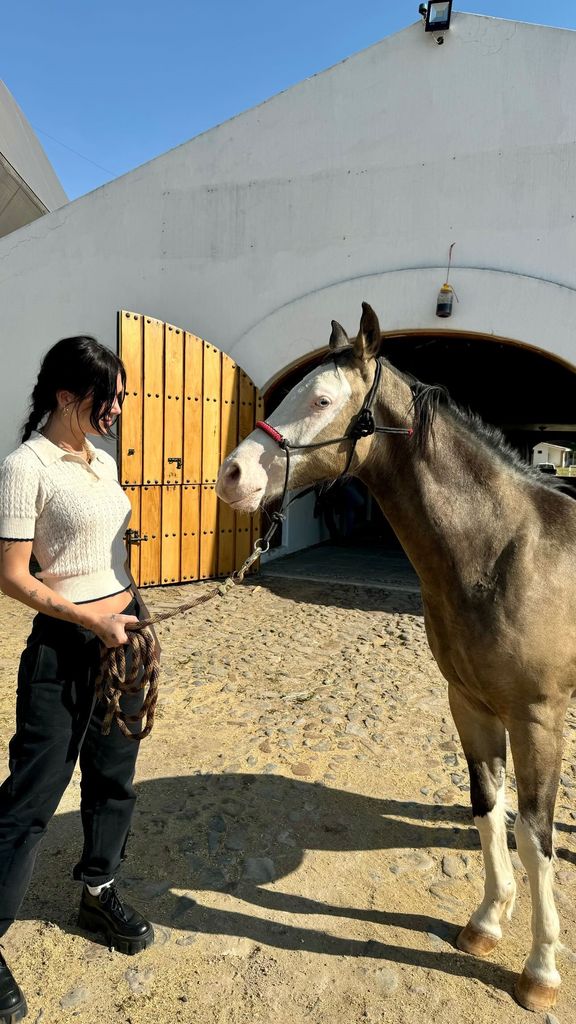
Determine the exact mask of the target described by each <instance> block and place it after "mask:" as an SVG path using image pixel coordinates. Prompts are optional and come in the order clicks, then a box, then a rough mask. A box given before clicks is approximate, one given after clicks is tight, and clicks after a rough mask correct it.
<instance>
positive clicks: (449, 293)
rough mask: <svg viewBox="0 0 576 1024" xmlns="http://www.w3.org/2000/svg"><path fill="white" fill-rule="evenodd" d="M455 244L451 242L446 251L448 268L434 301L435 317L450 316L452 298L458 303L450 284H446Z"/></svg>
mask: <svg viewBox="0 0 576 1024" xmlns="http://www.w3.org/2000/svg"><path fill="white" fill-rule="evenodd" d="M455 245H456V242H452V245H451V246H450V248H449V250H448V266H447V268H446V280H445V282H444V284H443V285H442V287H441V289H440V291H439V292H438V298H437V299H436V316H442V317H446V316H452V305H453V303H454V296H456V302H458V296H457V295H456V292H455V291H454V289H453V287H452V285H451V284H448V280H449V278H450V267H451V266H452V250H453V248H454V246H455Z"/></svg>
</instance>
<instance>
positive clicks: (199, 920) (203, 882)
mask: <svg viewBox="0 0 576 1024" xmlns="http://www.w3.org/2000/svg"><path fill="white" fill-rule="evenodd" d="M137 789H138V796H139V800H138V805H137V814H136V815H135V819H134V828H133V835H132V836H131V838H130V842H129V847H128V859H127V861H126V862H125V863H124V865H123V867H122V870H121V876H120V878H119V881H120V883H121V886H122V889H123V891H124V892H125V893H127V894H128V895H129V897H130V898H131V899H133V900H134V903H135V904H136V905H137V906H138V907H139V908H140V909H142V910H145V911H146V912H147V913H149V915H150V916H151V918H152V919H153V921H154V922H155V923H156V924H158V925H164V926H166V927H168V928H171V927H174V928H177V929H180V930H184V931H188V932H190V933H196V934H198V933H204V934H210V935H226V936H238V937H245V938H248V939H250V940H252V941H253V942H255V943H259V944H263V945H267V946H275V947H278V948H280V949H287V950H299V951H306V952H309V953H321V954H323V955H334V956H353V957H368V958H372V959H379V960H388V961H394V962H396V963H405V964H411V965H415V966H419V967H426V968H429V969H432V970H436V971H442V972H445V973H448V974H454V975H458V976H468V977H477V978H480V979H482V980H484V981H486V983H487V984H491V985H496V986H497V987H500V988H502V989H505V990H506V991H509V990H510V986H511V982H512V977H513V975H512V974H511V973H510V972H509V971H507V970H506V969H504V968H502V967H500V966H498V965H495V964H484V963H482V962H479V961H476V960H474V959H472V958H470V957H466V956H465V955H464V954H461V953H459V952H458V951H457V950H456V949H454V950H450V949H449V948H448V947H447V946H443V947H442V949H440V950H426V949H415V948H410V947H407V946H404V945H401V944H398V943H397V942H395V941H391V938H396V936H392V937H391V936H390V935H388V936H387V935H386V929H390V928H393V929H407V930H410V931H418V932H423V933H432V939H434V936H436V937H439V938H441V939H445V941H446V942H448V943H450V944H452V943H453V942H454V939H455V937H456V934H457V929H456V927H455V926H454V925H452V924H449V923H448V922H446V921H443V920H441V919H439V918H436V917H431V916H428V915H426V914H419V913H415V912H414V910H413V908H411V907H405V908H403V907H402V906H397V907H395V908H393V909H389V908H382V909H380V908H374V907H372V906H362V905H358V904H362V902H363V900H366V895H367V894H366V889H367V885H366V880H365V879H363V878H362V877H361V876H360V873H359V874H358V876H357V877H358V889H357V899H356V901H355V903H356V904H357V905H355V906H342V905H336V903H331V902H326V901H323V900H316V899H309V898H305V897H303V896H299V895H295V894H293V893H287V892H281V891H278V889H275V890H269V889H265V888H262V887H261V886H262V884H263V883H266V882H277V881H278V880H279V879H281V878H283V877H286V876H288V875H290V874H291V873H292V872H294V871H296V870H297V868H298V867H299V866H300V865H301V863H302V860H303V858H304V855H305V852H306V851H308V850H324V851H331V852H333V853H334V854H337V853H339V852H350V851H370V850H386V849H388V850H390V849H394V850H395V851H397V858H398V859H399V860H401V859H402V857H406V856H407V855H410V851H411V855H412V856H414V851H417V850H418V849H422V848H424V847H436V848H440V849H444V850H466V849H470V848H472V847H477V845H478V840H477V833H476V831H475V830H474V829H473V828H472V827H470V826H469V824H468V823H469V821H470V811H469V809H468V808H467V807H462V806H457V805H456V806H454V805H453V806H449V807H444V806H436V805H432V806H431V805H429V804H423V803H416V802H414V803H412V802H399V801H394V800H380V799H377V798H374V797H368V796H362V795H360V794H357V793H351V792H347V791H345V790H338V789H328V788H326V787H324V786H321V785H317V784H313V783H308V782H302V781H299V780H293V779H288V778H285V777H283V776H278V775H276V776H272V775H248V774H237V775H230V774H229V775H226V774H224V775H195V776H191V777H188V778H162V779H156V780H152V781H147V782H142V783H140V784H139V785H138V786H137ZM80 843H81V826H80V815H79V813H77V812H74V813H70V814H62V815H58V816H57V817H56V818H55V819H54V820H53V822H52V824H51V826H50V830H49V833H48V836H47V838H46V839H45V841H44V844H43V848H42V851H41V854H40V856H39V858H38V863H37V867H36V871H35V874H34V879H33V883H32V885H31V887H30V890H29V892H28V896H27V898H26V901H25V904H24V906H23V909H22V915H21V916H23V917H25V918H32V919H38V918H40V919H47V920H49V921H52V922H54V923H55V924H57V925H59V926H60V927H61V928H62V929H64V930H66V931H70V932H77V928H76V926H75V918H76V899H77V892H78V890H77V888H76V887H74V886H73V883H70V884H69V885H68V886H67V885H66V882H65V879H66V878H69V873H70V867H71V865H72V864H73V863H74V862H75V859H76V855H77V853H78V847H79V845H80ZM395 859H396V857H395ZM339 868H340V870H346V871H350V863H349V862H347V864H346V865H345V866H343V865H342V863H341V862H340V864H339V861H338V858H337V857H336V856H335V857H334V873H335V875H336V873H337V872H338V871H339ZM382 870H383V871H387V870H388V868H387V867H385V866H384V865H383V867H382ZM353 877H355V876H353ZM421 877H422V885H423V886H426V881H425V878H424V877H423V876H421ZM324 884H325V886H326V885H328V887H329V882H328V883H324ZM349 888H350V887H349ZM349 888H348V891H349ZM372 888H373V889H375V890H376V892H377V890H378V881H377V880H376V881H375V882H374V884H373V886H372ZM173 890H177V891H178V890H180V893H178V892H177V891H176V892H174V891H173ZM182 890H183V891H184V893H185V894H182ZM202 891H217V892H223V893H231V894H233V895H234V897H235V898H236V900H241V901H243V902H245V903H246V904H248V905H249V906H251V907H254V908H258V911H260V912H261V911H262V910H264V911H272V912H274V914H277V913H282V914H285V915H286V914H294V915H298V917H299V920H298V922H294V923H291V922H290V921H289V920H288V921H284V922H279V921H278V920H270V919H267V918H266V916H262V915H261V913H259V914H253V913H251V912H250V911H249V910H247V912H246V913H242V912H238V910H236V909H235V910H221V909H215V908H212V907H208V906H204V905H202V903H201V901H199V900H198V898H197V897H198V894H199V893H201V892H202ZM416 891H417V889H414V888H413V889H412V894H411V900H413V899H414V895H415V892H416ZM235 906H237V904H235ZM303 916H310V917H311V918H313V917H315V916H321V917H326V916H328V917H332V918H339V919H341V920H342V919H344V920H346V919H349V920H356V921H358V920H361V921H367V922H371V923H372V924H373V925H374V934H373V937H372V938H371V939H370V940H368V941H365V940H360V939H356V938H345V937H339V936H336V935H333V934H329V933H328V932H327V931H325V930H323V929H321V928H315V927H303V926H302V917H303ZM461 923H462V924H463V923H464V921H462V922H461ZM340 927H342V925H340ZM423 941H424V943H425V944H430V941H431V940H430V937H429V935H427V936H426V938H425V939H424V940H423ZM436 941H437V939H436Z"/></svg>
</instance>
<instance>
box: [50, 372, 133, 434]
mask: <svg viewBox="0 0 576 1024" xmlns="http://www.w3.org/2000/svg"><path fill="white" fill-rule="evenodd" d="M61 397H62V398H63V399H64V401H63V405H64V407H66V405H67V404H68V409H69V411H70V426H71V429H72V431H73V433H74V434H78V433H79V432H81V433H82V434H94V435H97V431H96V430H94V427H93V426H92V424H91V422H90V412H91V410H92V398H91V397H90V396H89V397H88V398H85V399H84V401H83V402H81V403H80V405H76V404H75V403H74V396H73V395H70V396H68V397H67V392H63V393H62V396H61ZM123 398H124V389H123V387H122V377H121V376H120V374H118V376H117V378H116V395H115V397H114V403H113V405H112V409H111V410H110V415H109V416H102V417H101V418H100V419H99V421H98V424H99V426H100V429H101V430H102V431H106V432H107V431H108V430H109V429H110V427H111V426H112V425H113V424H114V423H115V422H116V420H117V419H118V416H119V415H120V413H121V412H122V400H123Z"/></svg>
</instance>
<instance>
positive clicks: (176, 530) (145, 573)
mask: <svg viewBox="0 0 576 1024" xmlns="http://www.w3.org/2000/svg"><path fill="white" fill-rule="evenodd" d="M118 325H119V327H118V334H119V353H120V357H121V358H122V360H123V361H124V364H125V366H126V372H127V378H128V389H127V393H126V401H125V404H124V408H123V412H122V416H121V417H120V447H119V466H120V468H119V476H120V482H121V484H122V486H123V488H124V490H125V491H126V493H127V495H128V497H129V498H130V502H131V504H132V519H131V524H130V530H129V534H128V537H127V541H128V550H129V552H130V567H131V570H132V573H133V575H134V578H135V580H136V582H137V584H138V585H139V586H144V587H145V586H148V585H151V584H158V583H180V582H191V581H192V580H200V579H209V578H211V577H215V576H222V575H226V574H227V573H230V572H231V571H232V570H233V569H234V568H235V567H236V566H238V565H241V564H242V562H243V561H244V559H245V558H246V557H247V555H248V554H249V553H250V551H251V550H252V544H253V542H254V540H255V538H256V537H257V536H258V535H259V534H258V531H259V526H260V524H259V517H258V516H254V517H252V518H251V519H249V518H248V517H246V516H242V517H241V516H238V515H236V514H235V513H234V512H233V510H232V509H231V508H230V507H229V506H228V505H224V504H222V503H221V502H218V501H217V498H216V492H215V489H214V488H215V483H216V476H217V473H218V467H219V465H220V462H221V461H222V459H224V458H225V457H226V455H228V453H229V452H230V451H232V449H233V448H234V447H235V446H236V445H237V444H238V440H239V439H240V438H242V437H245V436H246V435H247V434H249V433H250V432H251V431H252V430H253V429H254V424H255V422H256V420H257V419H259V418H260V417H261V415H262V408H263V406H262V400H261V398H260V394H259V392H258V390H257V388H256V387H255V386H254V384H253V382H252V381H251V380H250V378H249V377H248V376H247V374H245V373H244V372H243V371H242V370H241V369H240V367H239V366H237V364H236V363H235V362H233V360H232V359H230V357H229V356H227V355H226V354H225V353H223V352H221V351H220V350H219V349H217V348H216V347H215V346H214V345H212V344H211V343H210V342H208V341H203V340H202V339H201V338H198V337H196V335H194V334H191V333H190V332H189V331H183V330H182V329H181V328H179V327H174V326H173V325H172V324H167V323H164V322H163V321H161V320H156V319H154V318H153V317H149V316H146V315H143V314H141V313H131V312H128V311H126V310H122V311H121V312H120V314H119V321H118Z"/></svg>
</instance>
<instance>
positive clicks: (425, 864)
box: [0, 575, 576, 1024]
mask: <svg viewBox="0 0 576 1024" xmlns="http://www.w3.org/2000/svg"><path fill="white" fill-rule="evenodd" d="M206 586H208V587H209V586H211V584H206V585H204V584H202V585H192V586H189V587H175V588H164V589H162V588H157V589H155V590H150V591H148V592H147V596H148V597H149V599H150V604H151V606H152V607H154V608H158V609H160V608H165V607H171V606H175V605H177V604H178V603H180V602H181V601H183V600H185V599H186V598H189V597H190V595H191V593H192V592H199V593H201V592H203V590H204V588H205V587H206ZM30 619H31V613H29V612H28V610H26V609H24V608H23V607H21V606H18V605H16V604H15V603H14V602H11V601H9V600H8V599H7V598H5V597H3V596H0V624H1V627H2V631H3V636H2V640H3V659H2V666H1V668H0V694H1V700H0V720H1V721H2V727H3V728H2V734H1V735H2V741H3V744H4V757H5V761H4V763H6V747H7V741H8V738H9V736H10V731H11V728H12V720H13V715H14V688H15V682H14V681H15V676H16V669H17V661H18V656H19V652H20V650H21V647H22V645H23V643H24V641H25V637H26V635H27V632H28V629H29V624H30ZM161 641H162V645H163V676H162V684H161V690H162V693H161V700H160V710H161V716H159V718H158V720H157V723H156V725H155V728H154V732H153V734H152V736H151V737H150V738H149V739H148V740H146V741H144V743H143V746H142V750H141V754H140V758H139V769H138V778H137V790H138V797H139V799H138V804H137V809H136V814H135V818H134V827H133V835H132V837H131V840H130V844H129V850H128V853H129V858H128V860H127V861H126V862H125V864H124V866H123V870H122V878H121V879H120V882H121V886H122V888H123V890H124V891H125V892H126V894H127V895H129V897H130V898H131V899H132V900H133V901H134V903H135V904H136V905H137V906H138V907H139V908H140V909H142V910H145V911H147V912H148V913H149V915H150V916H151V918H152V920H153V921H154V924H155V929H156V935H157V939H156V944H155V946H154V947H153V948H151V949H149V950H147V951H146V952H145V953H143V954H141V955H140V956H138V957H134V958H130V959H128V958H125V957H122V956H121V955H120V954H117V953H113V952H109V951H108V950H107V949H105V948H104V947H103V946H101V945H98V944H96V943H94V942H92V941H90V940H89V939H88V938H87V937H86V936H85V935H84V934H83V933H82V932H80V930H79V929H78V928H77V927H76V924H75V915H76V904H77V899H78V889H77V886H76V885H75V884H74V883H73V882H72V881H71V880H70V878H69V871H70V867H71V865H72V864H73V863H74V861H75V858H76V855H77V852H78V846H79V843H80V835H81V833H80V822H79V813H78V806H79V779H78V776H77V775H76V776H75V777H74V779H73V782H72V785H71V786H70V787H69V790H68V792H67V794H66V796H65V798H64V800H63V802H62V805H61V808H60V810H59V813H58V814H57V815H56V817H55V819H54V821H53V823H52V826H51V829H50V832H49V834H48V837H47V839H46V840H45V842H44V845H43V849H42V851H41V854H40V856H39V859H38V864H37V870H36V873H35V875H34V879H33V882H32V884H31V887H30V890H29V893H28V896H27V898H26V901H25V904H24V906H23V908H22V920H21V921H19V922H18V923H17V924H16V925H15V927H14V928H13V929H12V930H11V932H10V933H9V934H8V936H7V937H6V938H5V940H4V942H5V947H6V956H7V958H8V959H9V962H11V963H12V964H13V966H14V967H15V968H16V967H17V971H18V976H19V979H20V981H21V983H22V986H23V987H24V988H25V990H26V993H27V996H28V999H29V1005H30V1020H31V1021H34V1022H35V1024H40V1022H43V1024H48V1022H50V1024H52V1022H58V1024H60V1022H61V1021H66V1020H68V1019H72V1018H74V1019H77V1020H79V1021H81V1022H85V1024H110V1022H124V1024H152V1022H154V1024H157V1022H160V1024H167V1022H168V1021H170V1022H180V1021H182V1022H192V1021H194V1024H209V1022H210V1024H212V1022H223V1024H270V1022H271V1021H275V1020H278V1021H280V1022H282V1024H284V1022H287V1024H291V1022H296V1024H300V1022H302V1024H304V1022H312V1024H333V1022H334V1020H340V1021H342V1022H347V1024H348V1022H350V1024H366V1022H368V1024H381V1022H383V1021H386V1022H387V1024H409V1022H410V1024H412V1022H413V1021H425V1022H432V1024H440V1022H445V1021H446V1019H447V1018H449V1017H450V1018H451V1017H454V1016H456V1017H457V1019H458V1021H459V1022H464V1024H493V1022H498V1024H499V1022H502V1024H520V1022H522V1021H523V1022H527V1021H528V1019H529V1018H528V1015H527V1014H526V1012H525V1011H523V1010H521V1009H520V1008H519V1007H518V1006H517V1005H516V1004H515V1003H514V1002H513V1000H512V998H511V995H510V992H511V989H512V984H513V980H514V976H515V974H516V972H517V971H518V970H519V968H520V966H521V963H522V959H523V957H524V955H525V953H526V950H527V946H528V942H529V931H528V929H529V917H530V906H529V900H528V891H527V885H526V880H525V876H524V875H523V872H522V869H521V866H520V864H519V861H518V860H517V855H516V854H515V853H514V854H513V856H514V858H515V860H516V866H517V868H518V872H517V876H518V881H519V900H518V907H517V911H516V914H515V917H514V920H513V921H512V923H511V925H510V926H509V927H508V929H507V934H506V937H505V940H504V941H503V942H502V944H501V946H500V947H499V948H498V949H497V950H496V951H495V952H494V954H493V955H492V956H491V957H490V958H489V960H487V961H480V960H475V959H473V958H471V957H466V956H465V955H464V954H461V953H459V952H458V951H457V950H455V948H454V945H453V941H454V938H455V935H456V934H457V931H458V929H459V928H460V927H461V926H462V925H463V924H464V923H465V921H466V919H467V917H468V915H469V913H470V911H471V910H472V909H473V907H474V905H475V903H476V902H477V901H478V899H479V893H480V892H481V888H482V868H481V858H480V852H479V849H478V839H477V834H476V832H475V830H474V829H473V827H471V817H470V811H469V806H468V792H467V781H466V771H465V763H464V759H463V757H462V755H461V752H460V747H459V744H458V741H457V738H456V735H455V732H454V728H453V725H452V723H451V720H450V718H449V715H448V707H447V699H446V689H445V684H444V682H443V680H442V679H441V677H440V675H439V673H438V671H437V669H436V667H435V665H434V663H433V661H432V659H431V656H430V653H429V650H428V646H427V643H426V639H425V635H424V628H423V622H422V618H421V609H420V599H419V596H418V594H417V593H413V592H412V591H411V590H410V589H406V590H401V591H400V590H392V589H388V590H387V589H383V588H380V589H378V588H360V587H356V586H353V585H343V584H339V583H338V582H332V583H330V584H328V585H327V584H325V583H314V582H307V581H306V580H298V579H296V580H294V579H284V578H279V577H273V576H272V575H267V576H262V577H261V578H259V579H258V578H252V579H251V580H250V582H249V583H248V584H246V585H244V586H243V587H242V588H239V589H238V590H236V591H234V592H233V594H232V595H231V596H229V597H228V598H226V599H225V600H222V601H218V602H214V603H212V604H206V605H203V606H202V607H201V608H200V609H198V611H197V612H195V613H194V612H191V613H188V614H187V615H185V616H182V617H181V618H178V619H174V620H172V621H170V622H167V623H165V624H163V626H162V627H161ZM566 737H567V746H566V758H565V763H564V768H563V781H562V786H561V789H560V793H559V799H558V807H557V821H558V836H557V838H558V853H559V856H558V860H557V872H556V874H557V882H558V885H557V892H558V905H559V909H560V913H561V919H562V943H563V951H562V955H561V957H560V969H561V971H562V974H563V979H564V987H563V990H562V994H561V1000H560V1003H559V1006H558V1009H557V1011H555V1015H554V1016H555V1018H556V1020H557V1021H559V1022H560V1024H568V1022H572V1021H573V1020H574V1019H575V1017H576V955H575V954H574V953H572V952H571V950H572V949H574V948H575V947H576V910H575V907H576V902H575V896H576V866H575V865H576V842H575V834H574V826H575V824H576V823H575V820H574V818H575V815H576V807H575V805H574V792H575V788H576V772H575V754H576V750H575V742H576V714H575V712H574V710H572V711H571V712H570V716H569V720H568V723H567V728H566ZM509 792H510V801H511V805H512V806H513V805H514V789H513V783H512V781H511V783H510V786H509ZM511 842H512V838H511ZM536 1019H541V1020H542V1021H544V1019H545V1018H544V1016H543V1015H540V1017H539V1018H538V1017H537V1018H536ZM552 1024H554V1022H553V1021H552Z"/></svg>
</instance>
